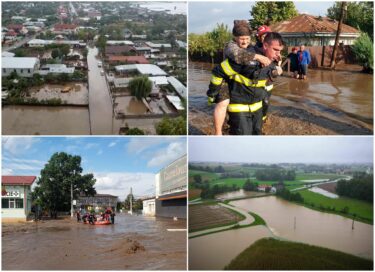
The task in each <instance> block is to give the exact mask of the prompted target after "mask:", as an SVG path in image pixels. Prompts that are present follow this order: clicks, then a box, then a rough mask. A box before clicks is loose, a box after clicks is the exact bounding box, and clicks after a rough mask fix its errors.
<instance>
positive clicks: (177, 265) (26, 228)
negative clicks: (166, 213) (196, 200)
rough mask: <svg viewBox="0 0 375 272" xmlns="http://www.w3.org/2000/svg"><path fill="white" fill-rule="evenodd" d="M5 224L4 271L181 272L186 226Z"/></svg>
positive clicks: (133, 220)
mask: <svg viewBox="0 0 375 272" xmlns="http://www.w3.org/2000/svg"><path fill="white" fill-rule="evenodd" d="M15 226H16V227H14V225H11V224H3V229H2V232H3V237H2V268H3V269H5V270H25V269H28V270H143V269H146V270H169V269H172V270H185V269H186V232H185V231H168V229H181V228H182V229H185V228H186V221H184V220H180V221H177V222H175V221H173V220H171V219H162V218H154V217H144V216H130V215H123V214H119V215H117V216H116V218H115V224H114V225H109V226H91V225H84V224H82V223H76V222H75V220H71V219H70V218H69V219H65V220H54V221H45V222H39V223H32V222H31V223H26V224H23V225H15Z"/></svg>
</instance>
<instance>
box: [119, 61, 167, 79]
mask: <svg viewBox="0 0 375 272" xmlns="http://www.w3.org/2000/svg"><path fill="white" fill-rule="evenodd" d="M115 69H116V71H131V70H137V71H138V72H139V73H140V74H142V75H152V76H165V75H167V73H166V72H164V71H163V70H162V69H160V68H159V67H158V66H156V65H154V64H129V65H118V66H116V67H115Z"/></svg>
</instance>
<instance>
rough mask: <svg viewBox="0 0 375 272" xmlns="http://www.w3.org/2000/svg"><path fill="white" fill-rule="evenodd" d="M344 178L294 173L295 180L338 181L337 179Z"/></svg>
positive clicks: (333, 175) (320, 174)
mask: <svg viewBox="0 0 375 272" xmlns="http://www.w3.org/2000/svg"><path fill="white" fill-rule="evenodd" d="M345 177H346V176H345V175H337V174H325V173H316V174H305V173H296V180H309V179H312V180H313V179H338V178H345Z"/></svg>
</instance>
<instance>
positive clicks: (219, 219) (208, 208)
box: [189, 204, 244, 232]
mask: <svg viewBox="0 0 375 272" xmlns="http://www.w3.org/2000/svg"><path fill="white" fill-rule="evenodd" d="M243 219H244V216H243V215H241V214H239V213H237V212H235V211H232V210H230V209H227V208H224V207H222V206H220V205H217V204H210V205H207V204H205V205H202V204H196V205H189V232H194V231H198V230H204V229H210V228H215V227H222V226H226V225H231V224H234V223H236V222H238V221H241V220H243Z"/></svg>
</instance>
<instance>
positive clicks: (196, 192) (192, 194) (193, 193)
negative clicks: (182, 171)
mask: <svg viewBox="0 0 375 272" xmlns="http://www.w3.org/2000/svg"><path fill="white" fill-rule="evenodd" d="M201 192H202V190H201V189H190V188H189V200H190V201H191V200H194V199H197V198H199V197H200V195H201Z"/></svg>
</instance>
